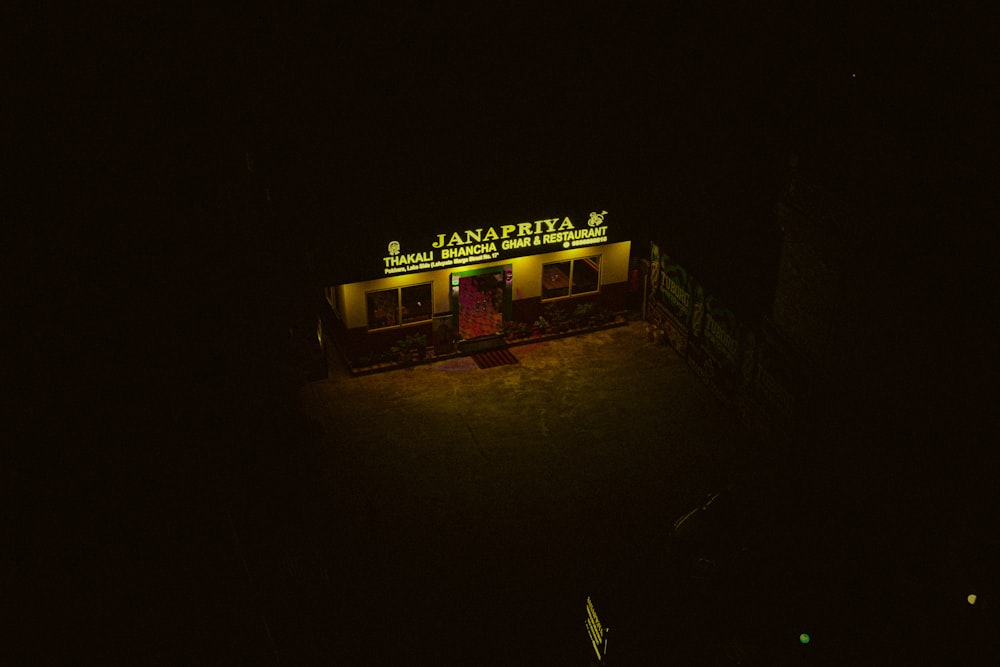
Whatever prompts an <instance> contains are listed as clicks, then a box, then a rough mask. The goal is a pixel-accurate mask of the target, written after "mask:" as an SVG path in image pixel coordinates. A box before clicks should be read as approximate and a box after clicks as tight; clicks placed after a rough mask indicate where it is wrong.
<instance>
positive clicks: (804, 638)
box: [799, 632, 809, 644]
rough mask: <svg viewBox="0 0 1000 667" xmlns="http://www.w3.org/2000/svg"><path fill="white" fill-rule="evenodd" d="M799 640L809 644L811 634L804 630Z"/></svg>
mask: <svg viewBox="0 0 1000 667" xmlns="http://www.w3.org/2000/svg"><path fill="white" fill-rule="evenodd" d="M799 641H800V642H802V643H803V644H808V643H809V635H807V634H806V633H804V632H803V633H802V634H801V635H799Z"/></svg>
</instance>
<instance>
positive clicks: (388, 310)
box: [366, 289, 399, 329]
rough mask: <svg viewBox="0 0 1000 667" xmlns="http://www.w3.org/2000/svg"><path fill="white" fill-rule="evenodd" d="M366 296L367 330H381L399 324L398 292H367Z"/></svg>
mask: <svg viewBox="0 0 1000 667" xmlns="http://www.w3.org/2000/svg"><path fill="white" fill-rule="evenodd" d="M366 296H367V300H368V328H369V329H382V328H384V327H394V326H396V325H397V324H399V320H398V315H399V290H397V289H387V290H381V291H378V292H369V293H368V294H367V295H366Z"/></svg>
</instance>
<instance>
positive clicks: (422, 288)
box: [365, 283, 433, 330]
mask: <svg viewBox="0 0 1000 667" xmlns="http://www.w3.org/2000/svg"><path fill="white" fill-rule="evenodd" d="M365 298H366V301H367V305H368V329H369V330H371V329H385V328H386V327H397V326H400V325H403V324H411V323H413V322H426V321H429V320H430V319H431V315H432V313H433V310H432V309H431V283H422V284H420V285H411V286H409V287H395V288H393V289H387V290H378V291H375V292H368V294H366V295H365Z"/></svg>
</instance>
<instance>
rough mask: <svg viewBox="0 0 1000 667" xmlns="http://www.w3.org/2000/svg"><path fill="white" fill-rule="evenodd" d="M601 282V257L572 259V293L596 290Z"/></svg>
mask: <svg viewBox="0 0 1000 667" xmlns="http://www.w3.org/2000/svg"><path fill="white" fill-rule="evenodd" d="M600 284H601V257H600V255H598V256H597V257H584V258H582V259H577V260H573V294H583V293H585V292H596V291H597V287H598V285H600Z"/></svg>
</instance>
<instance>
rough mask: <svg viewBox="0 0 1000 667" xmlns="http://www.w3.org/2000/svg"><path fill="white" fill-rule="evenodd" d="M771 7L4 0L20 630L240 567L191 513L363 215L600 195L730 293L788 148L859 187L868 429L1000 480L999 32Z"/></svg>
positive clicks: (639, 243) (266, 412) (144, 628)
mask: <svg viewBox="0 0 1000 667" xmlns="http://www.w3.org/2000/svg"><path fill="white" fill-rule="evenodd" d="M785 4H786V3H766V4H764V5H760V4H755V5H754V6H753V7H752V8H751V7H749V6H747V7H742V6H736V5H730V4H727V3H699V4H697V5H669V4H662V3H661V4H659V5H657V6H656V7H655V8H653V7H652V6H651V5H649V4H648V3H639V4H637V5H636V6H632V7H622V6H618V5H612V4H610V3H590V4H586V5H584V6H580V5H579V4H571V3H565V4H562V5H561V3H555V4H546V6H545V8H544V9H541V8H537V7H533V6H530V5H525V6H523V7H519V6H516V5H509V4H507V5H504V6H503V7H497V8H495V9H491V10H485V9H476V10H475V11H469V10H468V9H467V8H463V7H452V6H449V5H447V4H444V3H438V4H430V5H425V6H419V7H410V8H407V9H400V8H389V7H385V8H362V7H354V8H341V7H336V8H331V9H330V10H329V11H327V12H322V13H320V12H317V13H307V12H300V13H295V11H294V10H290V9H286V8H283V7H281V8H279V7H274V8H266V7H259V6H256V7H251V8H243V9H242V10H240V11H239V12H235V13H228V12H224V11H222V10H213V9H204V8H200V9H198V10H193V11H191V12H184V13H182V12H174V11H171V10H165V9H159V8H152V7H144V6H141V5H138V6H133V5H129V6H128V7H122V8H120V9H119V10H117V11H105V10H98V9H79V10H71V9H60V8H53V9H51V10H46V11H47V13H45V14H44V15H31V16H29V15H22V16H19V17H17V20H16V21H14V22H13V24H14V25H17V26H19V33H20V37H21V39H18V40H16V41H15V42H14V44H15V47H14V48H13V49H12V56H13V57H12V63H13V66H12V67H11V72H12V74H13V76H12V79H13V81H12V86H11V92H12V99H13V102H14V103H13V104H12V111H13V113H12V116H13V121H14V122H13V123H12V125H11V126H10V127H11V128H13V130H14V131H13V132H10V135H11V138H13V139H14V141H13V144H14V150H13V151H12V152H11V153H10V157H9V161H10V165H9V166H10V167H11V168H12V170H13V171H14V172H15V173H16V174H18V175H19V176H23V177H25V178H23V183H24V186H23V187H21V186H20V183H21V182H22V179H20V178H19V179H17V182H18V183H19V187H18V188H17V189H18V192H17V195H18V196H17V197H15V198H14V201H15V202H17V203H18V204H19V206H18V210H17V215H16V216H15V222H14V224H13V225H12V226H11V230H12V236H11V238H12V241H11V243H8V244H5V248H4V259H5V266H6V267H7V268H8V270H9V271H10V272H11V275H12V276H16V279H12V280H11V281H9V285H8V286H9V294H10V296H11V299H10V308H9V315H10V317H9V319H8V322H9V326H8V328H9V329H10V333H11V336H10V340H11V341H12V344H11V345H10V346H9V347H8V352H9V355H10V363H9V364H8V367H9V368H10V369H11V371H10V373H8V374H7V382H8V384H9V389H10V391H9V392H8V393H9V395H11V396H13V397H14V398H13V400H12V402H11V404H10V407H11V419H10V421H9V423H10V425H12V426H13V427H14V428H13V433H14V434H15V437H13V438H12V442H14V443H15V444H17V445H20V446H18V447H15V448H13V449H12V456H11V462H12V464H11V465H10V466H9V467H7V468H6V470H7V472H6V483H5V488H6V489H7V491H6V492H7V494H8V498H9V500H10V504H11V506H12V507H14V508H15V510H16V512H15V519H14V520H13V521H12V522H11V523H10V526H11V528H10V533H9V535H10V540H9V542H10V544H11V545H12V549H11V550H10V551H9V553H8V559H9V563H8V564H9V567H8V568H6V569H7V572H6V574H7V576H10V577H11V580H12V582H13V583H15V584H24V586H23V589H24V590H25V593H26V595H25V597H24V598H23V600H24V604H23V605H22V604H20V601H21V598H18V604H16V605H12V606H11V611H12V612H13V618H14V619H15V620H16V623H14V624H13V625H12V626H11V627H13V628H15V631H16V633H17V634H18V635H20V636H21V637H22V638H26V639H27V641H26V642H25V645H26V646H27V650H28V651H29V653H30V652H31V651H36V652H37V651H39V650H41V651H43V652H44V651H46V650H54V651H55V652H56V653H63V652H65V653H66V654H67V655H71V654H76V655H79V654H80V652H79V651H77V650H75V649H77V648H80V647H84V646H87V645H88V641H92V637H93V636H94V635H93V633H92V632H91V631H92V630H93V627H92V626H91V624H92V625H93V626H98V625H100V626H102V627H103V628H104V629H107V628H108V627H110V628H112V629H114V630H117V631H118V632H119V634H121V635H126V636H130V637H132V638H133V639H132V641H135V642H136V643H137V645H138V644H141V643H142V640H141V637H142V636H143V634H144V633H153V634H156V633H161V632H164V631H165V629H164V628H162V627H158V624H159V623H160V622H161V621H162V620H163V619H164V618H170V617H172V614H173V613H174V612H173V611H171V612H162V613H161V612H160V611H157V606H158V605H160V604H162V605H163V606H164V607H165V608H168V609H174V608H180V609H183V608H185V606H186V605H187V604H188V602H187V600H188V598H187V597H186V596H185V590H186V587H192V588H193V587H199V586H207V585H210V584H211V583H212V582H214V581H216V575H217V573H218V572H219V571H225V572H228V569H227V568H228V567H229V564H228V561H225V559H223V558H221V557H220V561H219V563H223V562H224V561H225V564H221V565H220V564H219V563H216V562H215V561H213V560H212V558H211V556H209V557H207V560H205V561H201V560H200V554H203V553H208V554H211V553H212V549H211V548H208V547H206V548H203V549H199V548H198V546H192V545H202V546H205V545H213V544H216V543H217V540H216V538H217V537H218V536H217V535H216V534H214V533H209V534H206V535H199V534H197V530H195V529H194V528H193V527H192V525H191V524H190V523H189V522H188V517H191V516H193V515H197V513H198V512H200V511H202V510H204V508H206V507H212V508H218V507H222V506H226V504H227V502H228V500H227V499H230V498H233V497H238V496H240V495H241V494H248V493H253V492H255V490H256V489H258V488H259V485H260V484H261V483H262V482H261V480H262V479H267V477H266V475H265V473H264V472H262V470H261V469H262V468H266V466H265V465H264V464H255V465H254V466H249V467H240V466H239V465H236V464H235V463H234V461H237V460H247V459H254V460H258V461H271V460H280V459H281V454H280V453H276V449H275V443H276V442H278V441H282V442H286V441H287V439H286V435H285V434H287V433H288V432H289V431H290V429H292V430H293V432H294V428H299V427H298V426H295V427H293V426H290V425H292V424H297V423H298V422H297V421H296V418H295V417H294V415H295V410H294V405H293V404H292V401H291V399H290V396H291V389H292V388H293V386H294V380H290V379H289V377H288V373H287V371H286V369H285V366H286V364H285V360H286V357H287V354H288V350H287V340H288V336H287V335H286V334H287V331H288V329H289V328H290V327H292V328H295V327H300V326H303V324H302V323H303V318H305V319H308V317H309V316H311V314H312V313H314V312H315V306H316V297H317V296H318V295H315V294H314V292H312V291H311V290H313V289H314V288H315V287H316V286H317V284H316V281H317V279H318V275H319V273H320V272H322V274H323V276H324V277H326V276H330V277H331V278H337V277H340V276H347V277H350V276H351V273H352V271H354V270H355V269H356V268H357V266H356V264H354V262H355V261H356V258H355V256H354V255H353V254H352V252H351V248H352V239H366V238H370V236H371V235H375V236H377V237H378V238H386V237H388V236H391V235H393V234H397V233H402V232H405V231H406V230H407V229H409V228H411V226H414V227H419V228H421V229H424V230H425V231H430V232H434V231H436V230H438V229H439V228H440V227H441V226H442V224H443V223H446V224H445V227H447V228H451V227H461V226H463V225H464V223H465V222H467V221H468V222H470V223H476V224H477V225H478V224H483V225H488V224H493V223H497V222H503V221H506V220H510V219H525V220H527V219H534V218H536V217H547V216H549V215H551V214H552V213H551V212H553V211H555V212H558V211H563V210H567V209H573V210H575V209H576V208H588V209H589V208H595V209H596V208H598V207H600V208H606V209H608V210H609V211H613V212H614V213H615V215H616V218H617V219H618V220H621V221H622V224H623V225H626V226H627V231H628V233H629V234H630V235H631V236H632V238H633V241H634V244H635V247H636V249H637V250H639V249H641V248H644V247H645V246H644V243H645V242H647V241H648V240H650V239H653V238H656V239H659V240H661V241H662V242H664V243H666V244H667V245H668V246H669V248H670V249H671V250H672V251H673V253H674V254H675V255H676V256H677V258H678V259H679V260H681V261H682V262H683V263H685V264H686V265H687V266H689V267H690V268H691V269H692V270H693V272H694V273H695V274H696V275H697V276H699V278H700V279H702V280H703V281H704V282H706V283H707V284H709V285H710V286H717V288H718V289H719V290H722V291H725V290H727V289H729V290H730V291H733V292H737V291H738V290H736V289H735V288H733V287H731V286H733V285H741V284H745V283H746V282H747V281H758V280H759V281H761V284H765V283H766V282H767V279H768V276H771V275H773V272H774V262H775V261H776V257H777V255H776V251H775V245H776V243H777V237H776V232H775V230H774V228H773V221H772V219H771V217H770V216H769V206H770V203H771V202H773V200H774V198H775V197H776V195H777V194H778V192H779V191H780V188H781V186H782V184H783V183H784V182H785V178H786V176H787V167H788V156H789V153H790V152H791V151H795V152H796V153H798V154H799V155H800V164H801V165H803V166H808V167H809V168H810V169H812V170H814V171H816V172H817V173H819V174H822V175H824V177H829V178H830V182H832V183H834V184H835V187H837V188H840V189H841V190H842V191H843V192H844V193H846V194H847V195H849V198H848V201H850V202H851V203H852V205H856V206H858V207H859V208H862V209H865V210H874V211H877V212H878V215H875V216H869V217H868V218H867V220H868V221H869V223H870V224H871V225H872V229H871V230H870V231H871V234H870V239H871V241H870V243H871V245H870V246H869V247H866V248H864V249H862V251H863V252H864V253H866V254H868V255H870V256H875V257H881V258H883V259H884V261H883V262H881V263H879V267H880V268H879V271H878V272H876V273H873V275H871V282H872V284H890V285H892V286H893V288H892V291H891V296H892V298H891V299H888V300H887V304H886V308H887V310H886V312H885V314H884V315H883V319H884V320H885V327H884V328H883V329H881V330H882V331H886V332H890V333H889V334H886V335H890V334H891V335H894V336H898V342H899V343H898V345H887V346H885V347H886V348H887V349H889V350H891V357H892V358H891V363H889V362H888V361H885V362H884V363H883V361H884V360H880V363H878V364H876V365H875V366H874V367H873V368H875V369H877V370H873V378H874V379H877V380H878V381H879V382H885V378H886V377H887V376H890V377H891V381H890V382H886V384H887V385H888V386H894V387H898V388H899V389H900V392H899V394H898V395H896V396H895V397H894V398H893V399H892V400H891V401H889V403H891V404H892V405H891V408H892V409H891V412H892V413H893V414H895V415H897V417H895V419H898V420H899V421H900V422H902V423H909V424H911V428H910V430H911V431H912V432H919V434H920V435H921V437H920V443H921V445H920V448H919V449H918V450H915V451H914V450H912V449H910V448H909V445H908V444H906V443H908V442H909V441H908V440H906V439H905V438H902V437H900V440H902V441H905V442H892V441H891V439H889V440H881V441H879V442H877V443H876V442H873V443H871V444H872V446H885V447H886V448H890V449H891V451H892V452H893V453H894V454H898V455H900V456H907V457H914V456H916V457H920V456H926V457H928V460H935V461H936V460H938V458H937V455H938V454H940V452H941V451H943V450H944V449H947V450H948V451H949V452H952V453H954V454H955V455H954V456H951V457H949V458H948V461H949V462H950V463H949V467H947V468H946V469H945V472H943V473H941V477H940V478H936V479H937V482H938V483H939V484H940V486H941V488H942V490H943V491H944V493H945V494H946V495H947V497H948V501H947V503H946V507H947V510H942V516H941V517H940V520H941V521H947V520H948V516H949V513H952V512H965V511H968V509H969V508H971V507H982V506H983V505H991V504H992V502H993V501H992V492H991V491H990V490H989V489H990V488H991V484H990V479H992V478H991V477H990V476H989V475H986V474H984V473H983V471H984V470H991V469H992V468H990V466H991V465H993V457H992V450H991V447H992V443H993V442H994V441H995V435H996V425H995V419H994V418H992V417H990V415H991V414H992V412H991V410H990V409H989V406H990V403H991V402H990V400H989V398H988V397H989V396H990V395H991V394H990V390H991V387H992V384H993V379H994V378H993V375H994V371H995V368H996V364H995V362H996V352H995V349H994V347H995V346H994V345H993V343H992V341H993V335H992V334H993V330H994V329H993V320H994V316H993V313H995V311H996V297H995V291H994V290H993V289H992V287H993V286H994V284H995V280H993V277H992V272H991V268H992V261H993V259H994V258H995V249H996V243H995V241H996V226H995V224H994V223H993V220H995V217H991V215H990V213H991V212H992V210H993V203H994V202H993V197H992V195H991V194H990V190H989V188H988V187H987V186H988V185H989V180H988V179H989V178H990V175H991V174H992V170H991V169H990V168H989V167H988V165H987V163H986V159H987V156H988V155H989V150H990V148H991V147H992V146H994V143H993V141H994V139H995V136H994V134H995V133H994V131H993V129H992V128H991V127H989V126H988V120H987V119H991V118H992V115H991V110H990V106H989V105H988V103H987V102H988V100H989V97H990V95H989V92H990V90H991V87H992V82H993V81H995V80H996V78H997V76H996V75H997V72H996V59H995V58H990V57H989V54H988V52H987V48H988V47H987V44H988V43H989V42H990V39H991V36H990V35H988V34H987V33H986V32H985V31H984V25H983V22H982V21H981V20H980V18H981V17H979V16H978V15H977V11H978V10H977V9H976V7H975V5H973V4H971V3H969V4H968V5H967V6H963V5H950V6H949V7H947V8H942V9H941V10H939V11H934V12H930V11H926V10H917V9H902V10H899V11H893V12H888V11H883V10H881V9H878V8H872V7H871V5H869V4H868V3H856V4H853V5H852V4H848V5H843V4H839V5H837V6H831V7H821V6H818V5H815V6H814V5H809V4H806V5H799V4H796V5H795V6H794V7H790V6H785ZM560 5H561V6H560ZM854 74H856V76H852V75H854ZM249 161H252V164H253V168H252V170H251V169H248V162H249ZM313 255H315V257H316V259H317V262H316V263H315V264H314V265H312V266H310V265H309V263H308V262H307V261H306V258H308V257H310V256H313ZM762 258H765V259H762ZM766 296H767V295H764V296H763V297H762V299H761V300H762V302H765V303H766ZM290 322H291V323H292V324H290ZM876 375H878V377H875V376H876ZM866 380H867V379H866V378H859V383H863V382H865V381H866ZM928 411H933V414H934V417H933V418H928V417H926V415H928V414H929V412H928ZM913 414H920V415H923V417H924V418H923V419H922V420H921V421H919V422H918V424H919V426H917V427H914V426H912V424H913V423H914V422H912V421H909V422H908V421H907V418H908V416H909V415H913ZM886 431H889V432H892V429H891V428H888V427H885V426H883V427H880V429H879V431H878V432H879V433H880V434H882V433H885V432H886ZM897 433H898V431H897ZM911 435H912V433H911ZM292 440H293V441H298V440H296V439H295V438H292ZM301 440H302V441H308V440H309V439H308V437H303V438H302V439H301ZM248 452H249V453H251V454H248ZM258 466H259V467H258ZM928 467H930V464H928ZM916 469H917V470H920V471H923V473H922V474H926V475H929V474H930V473H928V472H927V471H926V468H925V467H923V466H916ZM972 471H975V472H977V473H978V479H980V481H978V482H974V483H969V484H967V483H966V480H967V479H968V476H969V474H970V472H972ZM262 475H263V477H262ZM276 496H280V493H278V492H276ZM218 528H219V530H225V528H226V526H225V523H224V522H222V523H221V524H219V526H218ZM185 531H187V532H188V533H189V534H190V535H191V539H190V540H187V541H183V540H182V541H181V543H180V544H178V542H177V540H176V538H175V536H176V535H178V534H185ZM216 566H218V568H217V567H216ZM192 582H194V583H192ZM234 586H236V584H234ZM19 588H20V586H19ZM237 589H238V586H237ZM220 599H227V598H225V596H220ZM136 600H148V601H149V605H148V606H146V605H143V604H137V603H136ZM219 604H220V605H222V604H223V603H222V602H220V603H219ZM137 608H142V609H144V610H145V611H144V612H143V613H142V614H138V615H136V614H135V613H134V610H135V609H137ZM218 613H219V616H221V617H225V616H226V615H227V614H230V613H232V614H236V615H237V616H238V615H239V613H241V612H235V611H233V610H229V609H225V608H220V609H219V610H218ZM53 620H55V621H56V622H53ZM88 621H89V622H88ZM233 623H234V626H235V627H243V625H242V624H241V623H238V622H236V621H234V622H233ZM166 631H169V628H168V629H167V630H166ZM60 638H65V641H63V642H60V641H59V639H60ZM191 641H192V642H194V643H195V644H197V643H198V642H199V641H202V640H199V639H197V638H196V639H193V640H191ZM204 641H211V640H210V639H204Z"/></svg>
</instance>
